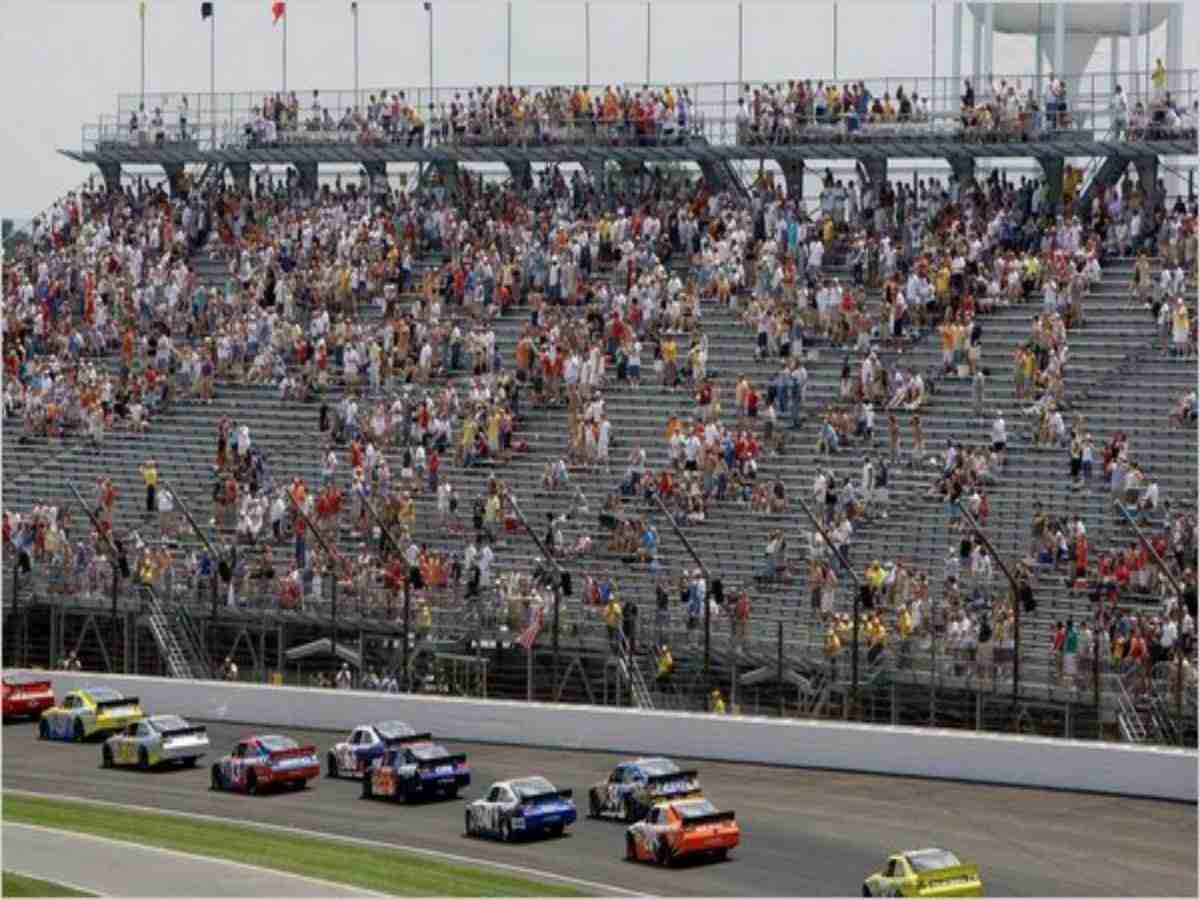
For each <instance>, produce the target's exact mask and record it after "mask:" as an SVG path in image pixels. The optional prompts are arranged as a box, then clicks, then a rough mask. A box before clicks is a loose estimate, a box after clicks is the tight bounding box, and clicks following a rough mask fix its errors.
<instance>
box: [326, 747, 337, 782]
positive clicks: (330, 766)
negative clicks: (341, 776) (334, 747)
mask: <svg viewBox="0 0 1200 900" xmlns="http://www.w3.org/2000/svg"><path fill="white" fill-rule="evenodd" d="M325 777H326V778H337V777H338V767H337V757H335V756H334V755H333V754H332V753H330V754H329V755H328V756H326V757H325Z"/></svg>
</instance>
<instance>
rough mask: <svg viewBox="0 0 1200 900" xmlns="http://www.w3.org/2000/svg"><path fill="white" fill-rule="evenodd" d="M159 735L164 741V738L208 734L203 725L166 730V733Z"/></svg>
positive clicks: (162, 732)
mask: <svg viewBox="0 0 1200 900" xmlns="http://www.w3.org/2000/svg"><path fill="white" fill-rule="evenodd" d="M159 734H161V735H162V736H163V739H164V740H165V739H166V738H179V737H187V736H188V735H191V734H196V735H199V734H208V728H207V727H206V726H204V725H191V726H189V727H187V728H168V729H167V730H166V731H161V732H159Z"/></svg>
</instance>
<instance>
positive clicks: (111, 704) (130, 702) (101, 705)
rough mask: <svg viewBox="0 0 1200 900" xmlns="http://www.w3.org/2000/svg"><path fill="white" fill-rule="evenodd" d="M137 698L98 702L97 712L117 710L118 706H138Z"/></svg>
mask: <svg viewBox="0 0 1200 900" xmlns="http://www.w3.org/2000/svg"><path fill="white" fill-rule="evenodd" d="M137 705H138V698H137V697H123V698H121V699H120V700H98V701H96V712H99V711H100V710H102V709H116V708H117V707H118V706H137Z"/></svg>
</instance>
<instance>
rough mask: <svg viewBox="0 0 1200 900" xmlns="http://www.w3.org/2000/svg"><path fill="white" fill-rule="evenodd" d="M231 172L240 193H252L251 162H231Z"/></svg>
mask: <svg viewBox="0 0 1200 900" xmlns="http://www.w3.org/2000/svg"><path fill="white" fill-rule="evenodd" d="M229 174H230V175H232V176H233V184H234V186H235V187H236V188H237V189H238V192H239V193H242V194H249V193H250V163H230V164H229Z"/></svg>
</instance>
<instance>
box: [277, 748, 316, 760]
mask: <svg viewBox="0 0 1200 900" xmlns="http://www.w3.org/2000/svg"><path fill="white" fill-rule="evenodd" d="M316 755H317V748H316V747H311V746H310V747H289V748H288V749H287V750H272V751H270V752H269V753H268V754H267V756H268V757H269V758H270V760H271V762H280V761H281V760H285V759H295V758H296V757H298V756H316Z"/></svg>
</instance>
